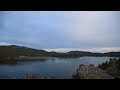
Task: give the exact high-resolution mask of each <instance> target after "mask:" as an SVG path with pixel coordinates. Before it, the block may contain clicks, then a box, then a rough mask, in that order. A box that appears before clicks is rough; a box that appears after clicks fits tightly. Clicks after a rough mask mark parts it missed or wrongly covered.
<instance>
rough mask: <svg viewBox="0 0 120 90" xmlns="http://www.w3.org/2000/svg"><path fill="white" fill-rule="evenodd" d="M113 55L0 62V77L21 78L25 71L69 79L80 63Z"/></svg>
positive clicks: (90, 62) (101, 59)
mask: <svg viewBox="0 0 120 90" xmlns="http://www.w3.org/2000/svg"><path fill="white" fill-rule="evenodd" d="M110 58H113V57H80V58H37V59H34V58H32V59H31V60H28V59H26V60H23V61H19V62H17V63H14V64H8V63H7V64H0V78H3V79H9V78H14V77H17V78H23V77H25V76H26V74H27V73H31V72H32V73H37V74H40V75H44V76H53V77H55V78H56V79H69V78H71V76H72V75H73V74H74V73H75V71H76V70H77V69H78V68H79V65H80V64H93V65H95V66H98V65H99V64H101V63H103V62H105V61H109V59H110Z"/></svg>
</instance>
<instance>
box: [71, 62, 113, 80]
mask: <svg viewBox="0 0 120 90" xmlns="http://www.w3.org/2000/svg"><path fill="white" fill-rule="evenodd" d="M72 77H73V79H114V77H112V76H110V75H109V74H108V73H107V72H106V71H105V70H102V69H100V68H97V67H94V65H92V64H91V65H83V64H81V65H80V66H79V68H78V69H77V71H76V73H75V74H74V75H73V76H72Z"/></svg>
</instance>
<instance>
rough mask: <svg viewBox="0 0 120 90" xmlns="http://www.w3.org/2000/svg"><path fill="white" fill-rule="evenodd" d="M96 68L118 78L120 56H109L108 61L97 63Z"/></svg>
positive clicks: (119, 74)
mask: <svg viewBox="0 0 120 90" xmlns="http://www.w3.org/2000/svg"><path fill="white" fill-rule="evenodd" d="M98 68H101V69H103V70H106V71H107V73H109V74H110V75H111V76H113V77H115V78H116V79H118V78H119V79H120V58H119V59H116V58H113V59H112V58H110V60H109V62H105V63H102V64H101V65H98Z"/></svg>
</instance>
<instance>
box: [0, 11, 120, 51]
mask: <svg viewBox="0 0 120 90" xmlns="http://www.w3.org/2000/svg"><path fill="white" fill-rule="evenodd" d="M9 44H16V45H23V46H28V47H32V48H37V49H45V50H49V51H50V50H55V51H69V50H87V51H88V50H89V51H95V52H106V51H120V12H119V11H5V12H4V11H0V45H9Z"/></svg>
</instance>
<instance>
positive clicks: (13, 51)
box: [0, 45, 120, 58]
mask: <svg viewBox="0 0 120 90" xmlns="http://www.w3.org/2000/svg"><path fill="white" fill-rule="evenodd" d="M19 56H40V57H62V58H72V57H81V56H108V57H120V52H107V53H92V52H87V51H70V52H67V53H58V52H54V51H53V52H47V51H45V50H38V49H33V48H29V47H25V46H18V45H9V46H3V45H2V46H0V58H6V57H19Z"/></svg>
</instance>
